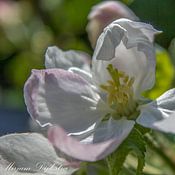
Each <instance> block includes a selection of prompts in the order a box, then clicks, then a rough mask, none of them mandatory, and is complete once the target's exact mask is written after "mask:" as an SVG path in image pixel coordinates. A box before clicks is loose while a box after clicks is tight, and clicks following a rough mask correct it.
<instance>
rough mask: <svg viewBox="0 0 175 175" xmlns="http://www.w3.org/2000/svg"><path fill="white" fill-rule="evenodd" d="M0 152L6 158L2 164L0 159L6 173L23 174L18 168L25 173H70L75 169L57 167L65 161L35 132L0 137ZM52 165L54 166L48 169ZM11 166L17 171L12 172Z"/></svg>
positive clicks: (69, 174) (56, 174) (64, 174)
mask: <svg viewBox="0 0 175 175" xmlns="http://www.w3.org/2000/svg"><path fill="white" fill-rule="evenodd" d="M0 154H1V156H2V158H4V159H5V160H6V162H5V161H4V162H5V164H2V163H3V162H2V160H1V161H0V167H1V168H2V171H4V172H6V173H7V174H8V173H9V174H10V173H11V174H12V173H14V174H19V175H20V174H22V175H23V174H24V173H20V172H18V170H19V169H21V171H23V172H26V173H27V174H28V173H29V174H30V173H32V174H34V172H36V173H37V172H38V173H37V175H39V174H40V173H42V174H46V175H47V174H53V175H58V174H59V175H71V174H72V173H73V171H75V169H74V168H70V167H69V168H67V169H66V168H62V169H61V168H60V169H59V167H60V166H63V165H64V164H66V161H65V160H63V159H60V158H59V157H58V156H57V154H56V152H55V150H54V148H53V147H52V145H51V144H50V142H49V141H48V140H47V139H46V138H45V137H43V136H42V135H39V134H35V133H33V134H31V133H30V134H29V133H25V134H10V135H6V136H3V137H0ZM7 162H8V164H7ZM53 165H55V167H53V168H50V169H49V167H51V166H53ZM13 168H18V170H16V171H17V173H16V172H13V171H14V170H13ZM44 168H45V169H44ZM46 168H48V169H47V170H46ZM39 172H40V173H39ZM1 173H2V172H1Z"/></svg>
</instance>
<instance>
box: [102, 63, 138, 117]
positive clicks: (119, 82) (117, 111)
mask: <svg viewBox="0 0 175 175" xmlns="http://www.w3.org/2000/svg"><path fill="white" fill-rule="evenodd" d="M107 70H108V72H109V74H110V76H111V80H108V81H107V83H106V84H103V85H100V87H101V89H102V90H103V91H105V92H106V93H107V103H108V105H109V106H110V108H111V109H112V110H113V111H114V112H113V113H111V115H112V117H113V118H116V119H117V118H120V117H122V116H125V117H127V118H128V119H132V118H133V115H134V116H135V112H136V107H137V103H136V102H135V101H134V99H133V87H132V85H133V83H134V78H133V77H131V78H130V77H129V76H128V75H126V74H125V73H124V72H121V71H118V70H117V69H116V68H114V67H113V65H112V64H109V65H108V66H107Z"/></svg>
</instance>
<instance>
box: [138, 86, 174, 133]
mask: <svg viewBox="0 0 175 175" xmlns="http://www.w3.org/2000/svg"><path fill="white" fill-rule="evenodd" d="M140 111H141V114H140V116H139V117H138V119H137V123H138V124H140V125H143V126H144V127H147V128H152V129H155V130H159V131H162V132H169V133H174V134H175V127H173V124H174V122H175V117H174V116H175V115H174V114H175V89H171V90H169V91H167V92H165V93H164V94H163V95H162V96H160V97H159V98H158V99H156V100H155V101H153V102H151V103H148V104H146V105H142V106H140Z"/></svg>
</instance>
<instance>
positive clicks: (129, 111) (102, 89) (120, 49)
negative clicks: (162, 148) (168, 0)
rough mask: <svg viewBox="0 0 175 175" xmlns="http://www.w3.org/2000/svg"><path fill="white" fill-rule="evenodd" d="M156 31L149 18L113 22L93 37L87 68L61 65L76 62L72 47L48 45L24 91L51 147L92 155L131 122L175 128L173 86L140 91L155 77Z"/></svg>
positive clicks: (114, 141)
mask: <svg viewBox="0 0 175 175" xmlns="http://www.w3.org/2000/svg"><path fill="white" fill-rule="evenodd" d="M156 33H159V32H158V31H157V30H155V29H154V28H153V27H152V26H151V25H149V24H145V23H141V22H133V21H131V20H127V19H120V20H116V21H114V22H112V23H111V24H110V25H109V26H107V27H106V28H105V29H104V32H103V33H102V34H101V35H100V37H99V39H98V41H97V45H96V48H95V51H94V55H93V60H92V70H91V72H87V71H85V70H83V69H81V68H80V67H82V65H84V64H86V63H84V62H83V63H82V64H80V65H79V66H78V67H69V68H67V69H66V70H63V69H60V66H59V62H60V64H62V63H63V62H64V63H66V61H67V60H71V64H70V65H71V66H73V65H74V64H73V60H72V59H71V58H72V53H73V52H66V53H65V52H63V51H61V50H60V49H56V48H55V47H50V48H49V49H48V51H47V52H46V68H48V67H49V68H48V69H44V70H33V71H32V74H31V76H30V77H29V79H28V80H27V82H26V84H25V87H24V97H25V103H26V105H27V109H28V111H29V113H30V115H31V116H32V118H33V119H35V120H36V121H37V122H38V123H39V124H40V125H41V126H50V128H49V131H48V138H49V140H50V141H51V142H52V143H53V145H54V146H55V147H57V148H58V149H59V150H61V151H62V152H64V153H66V154H67V155H69V156H72V157H74V158H77V159H80V160H86V161H96V160H99V159H103V158H104V157H105V156H107V155H108V154H110V153H111V152H113V151H114V150H115V149H116V148H117V147H118V146H119V145H120V144H121V143H122V142H123V140H125V138H126V137H127V136H128V134H129V133H130V132H131V130H132V129H133V127H134V125H135V123H138V124H140V125H142V126H145V127H148V128H151V129H156V130H160V131H163V132H170V133H175V127H172V124H171V125H170V123H169V121H171V122H172V121H173V122H174V121H175V118H174V117H173V116H172V115H171V114H172V113H173V112H174V111H175V90H174V89H171V90H169V91H168V92H166V93H165V94H163V95H162V96H160V97H159V98H158V99H156V100H155V101H152V102H150V101H148V100H146V99H144V98H143V97H142V96H141V94H142V92H144V91H146V90H148V89H151V88H152V87H153V85H154V81H155V66H156V63H155V50H154V45H153V40H154V35H155V34H156ZM68 53H69V54H68ZM76 54H77V53H76V52H74V56H75V55H76ZM65 55H66V56H65ZM82 60H84V57H83V56H82ZM55 63H57V64H55ZM49 64H50V66H49ZM50 67H52V69H50ZM53 67H54V68H53Z"/></svg>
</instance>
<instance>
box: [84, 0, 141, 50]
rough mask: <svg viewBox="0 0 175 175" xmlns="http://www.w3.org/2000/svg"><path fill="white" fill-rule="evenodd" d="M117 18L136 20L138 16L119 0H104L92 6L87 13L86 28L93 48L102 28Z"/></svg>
mask: <svg viewBox="0 0 175 175" xmlns="http://www.w3.org/2000/svg"><path fill="white" fill-rule="evenodd" d="M119 18H128V19H131V20H134V21H137V20H138V17H137V16H136V15H135V14H134V13H133V12H132V11H131V10H130V9H129V8H128V7H127V6H126V5H124V4H123V3H121V2H119V1H106V2H102V3H99V4H98V5H95V6H94V7H92V10H91V12H90V13H89V15H88V20H89V23H88V25H87V28H86V29H87V32H88V37H89V40H90V42H91V45H92V47H93V48H94V47H95V44H96V41H97V39H98V37H99V35H100V33H101V32H102V31H103V29H104V28H105V27H106V26H107V25H108V24H110V23H111V22H112V21H114V20H116V19H119Z"/></svg>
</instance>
